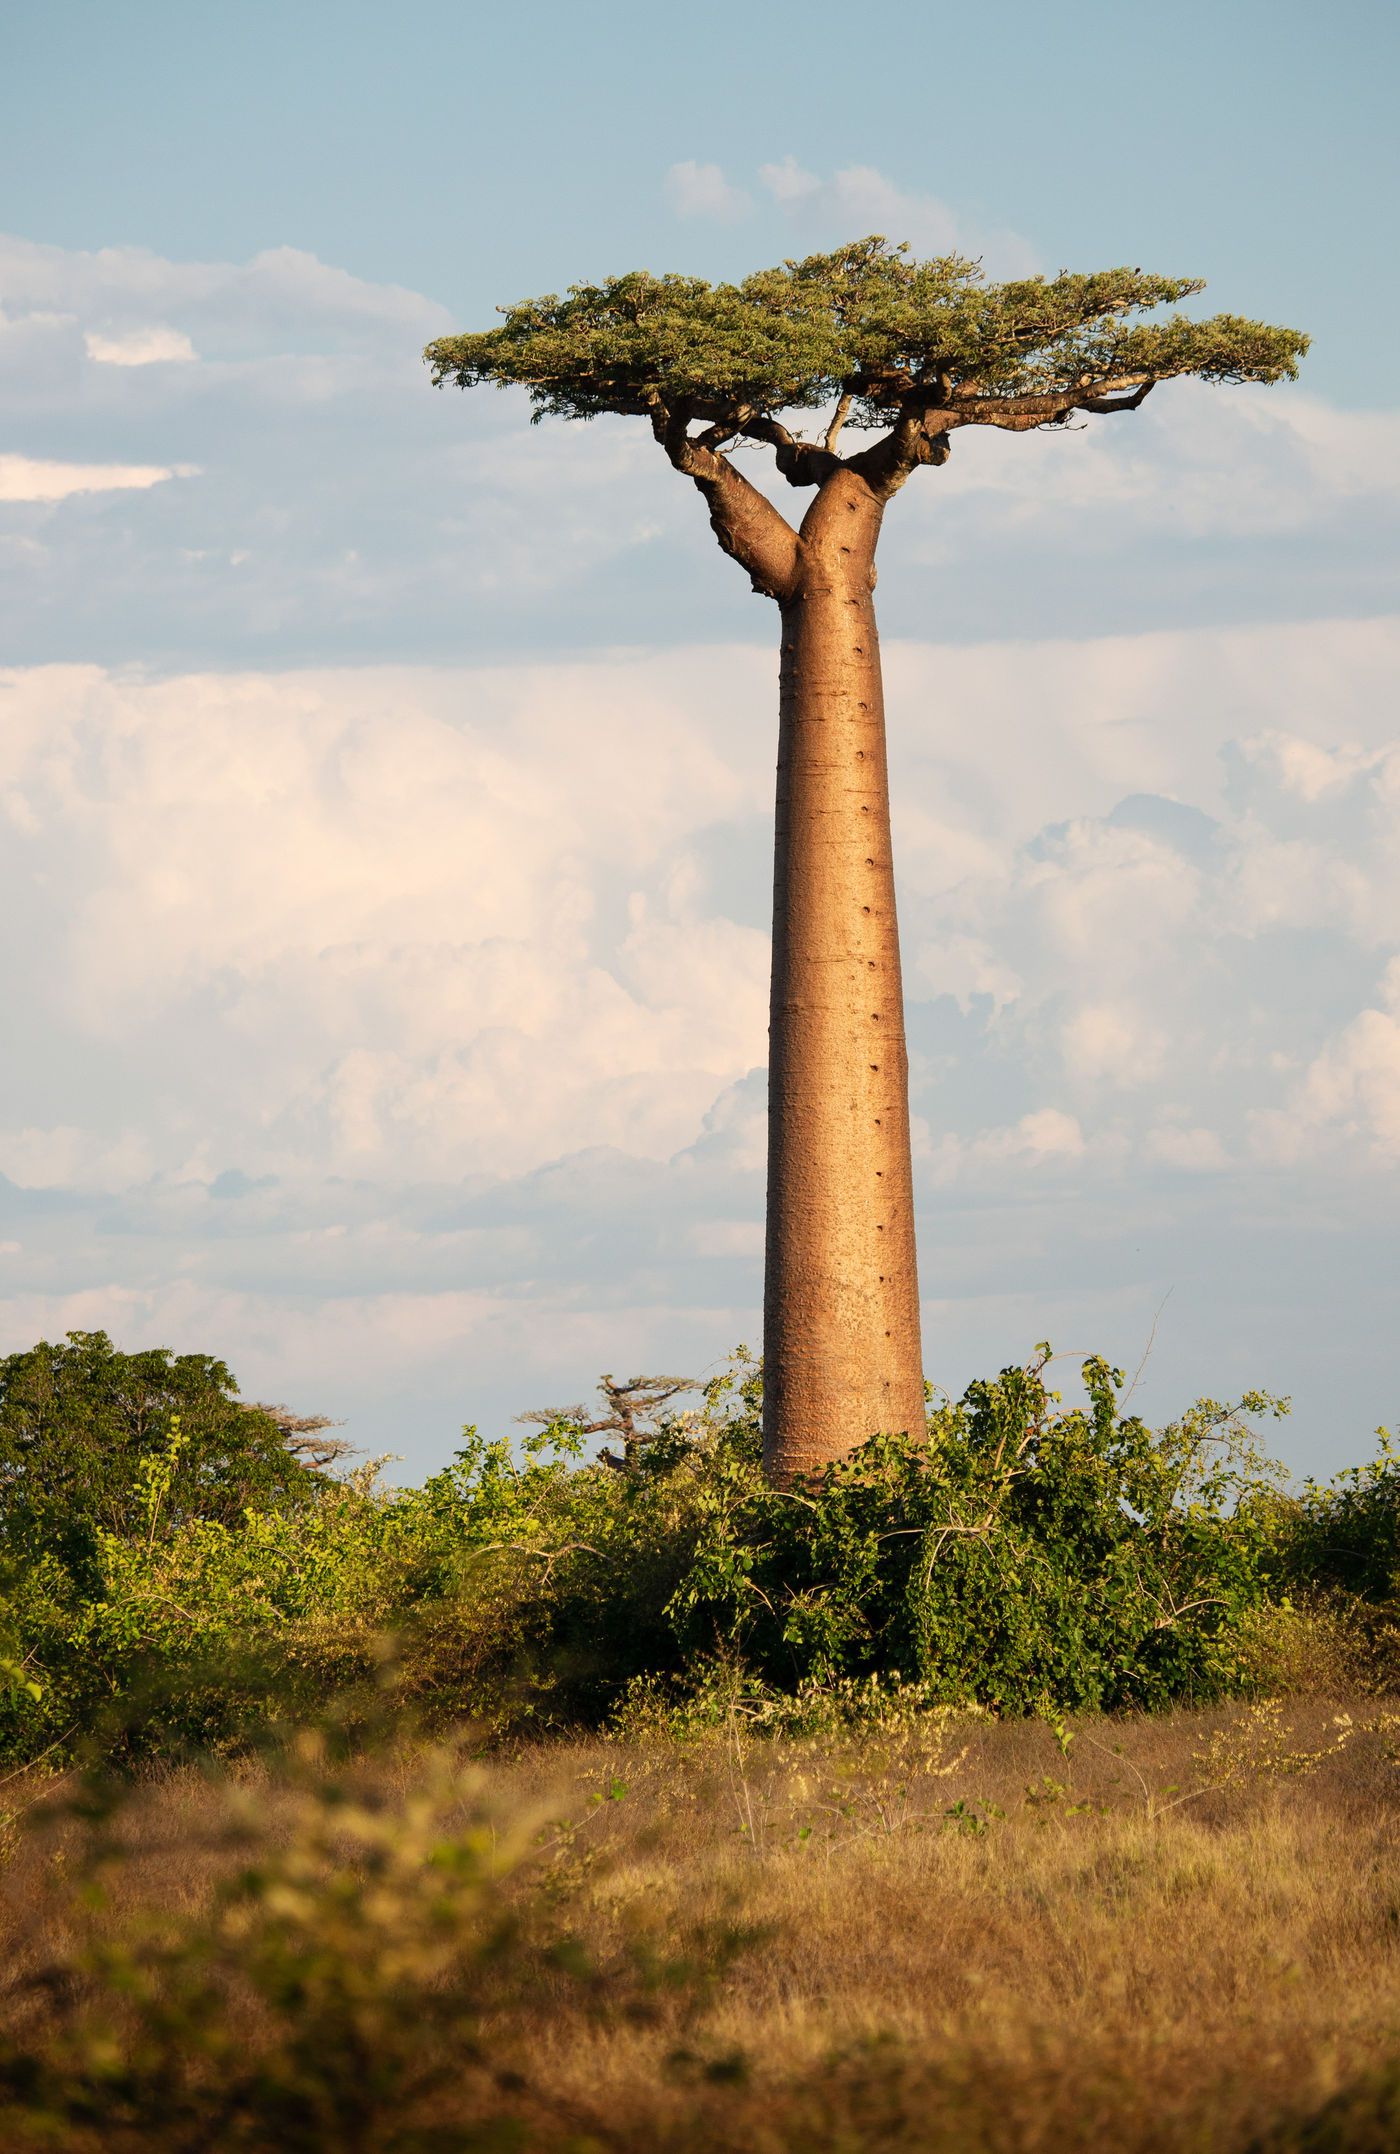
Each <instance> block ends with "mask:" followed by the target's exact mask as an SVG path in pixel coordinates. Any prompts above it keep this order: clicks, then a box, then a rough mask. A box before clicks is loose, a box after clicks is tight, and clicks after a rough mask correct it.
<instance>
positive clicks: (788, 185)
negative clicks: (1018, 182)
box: [758, 156, 1038, 276]
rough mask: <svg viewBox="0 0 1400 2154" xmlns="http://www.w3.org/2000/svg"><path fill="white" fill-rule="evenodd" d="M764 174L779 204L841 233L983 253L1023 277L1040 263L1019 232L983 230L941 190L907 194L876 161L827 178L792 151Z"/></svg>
mask: <svg viewBox="0 0 1400 2154" xmlns="http://www.w3.org/2000/svg"><path fill="white" fill-rule="evenodd" d="M758 176H759V179H760V180H761V181H762V183H763V185H764V186H765V187H766V188H767V190H768V192H769V194H770V195H771V196H772V197H773V200H774V202H775V203H776V204H777V205H778V207H779V209H781V210H783V211H785V212H786V213H787V214H788V215H789V216H793V217H797V218H800V219H801V220H802V221H803V222H804V223H806V224H809V225H811V226H812V227H814V228H816V227H820V228H822V229H823V230H824V231H828V232H836V233H837V234H838V235H839V237H840V238H841V239H858V238H863V237H864V236H865V234H866V233H867V232H876V231H878V232H883V233H884V235H885V237H886V238H887V239H890V240H893V241H895V242H899V241H901V240H907V241H908V242H909V245H910V247H911V248H912V250H913V252H914V253H915V254H916V255H938V254H974V255H983V254H985V255H986V256H987V257H988V260H989V266H992V267H994V269H995V273H996V274H997V275H998V276H1025V275H1029V274H1030V272H1031V271H1033V270H1034V269H1035V268H1037V267H1038V264H1037V262H1036V259H1035V253H1034V249H1033V248H1032V247H1031V245H1030V242H1029V241H1028V240H1025V239H1022V238H1021V237H1020V235H1019V234H1018V233H1015V232H1008V231H992V232H987V233H985V234H981V235H979V233H978V232H977V230H976V228H975V227H973V226H970V225H968V224H966V223H965V222H964V221H963V220H962V219H961V218H959V217H958V215H957V214H956V213H955V212H954V211H953V210H952V209H950V208H949V206H948V204H947V203H946V202H942V201H940V200H939V199H938V197H937V196H936V195H928V194H917V193H910V192H909V191H908V190H907V189H906V188H902V187H900V186H897V185H896V183H895V182H894V181H893V180H891V179H888V178H887V177H886V176H885V174H884V173H883V172H879V171H877V170H876V168H875V167H874V166H873V165H845V166H843V167H842V168H841V169H840V171H838V172H837V173H836V174H835V176H834V177H833V178H832V179H830V180H823V179H820V178H819V177H818V175H817V174H816V173H815V172H807V171H805V170H804V169H803V168H802V167H801V166H800V165H799V164H798V162H797V160H796V158H795V157H791V156H788V157H784V158H783V159H781V161H780V162H778V163H776V164H766V165H761V166H760V167H759V173H758Z"/></svg>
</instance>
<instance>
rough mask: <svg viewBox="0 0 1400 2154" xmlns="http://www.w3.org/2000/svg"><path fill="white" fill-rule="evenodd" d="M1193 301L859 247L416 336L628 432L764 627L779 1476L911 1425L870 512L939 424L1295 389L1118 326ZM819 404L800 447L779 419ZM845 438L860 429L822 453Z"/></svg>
mask: <svg viewBox="0 0 1400 2154" xmlns="http://www.w3.org/2000/svg"><path fill="white" fill-rule="evenodd" d="M1201 289H1202V285H1201V281H1200V279H1198V278H1191V277H1158V276H1149V275H1147V274H1145V273H1144V272H1143V271H1141V270H1137V269H1110V270H1104V271H1100V272H1097V273H1095V274H1093V275H1069V274H1062V275H1060V276H1058V277H1055V278H1053V279H1049V280H1047V279H1045V278H1042V277H1027V278H1021V279H1019V280H1017V281H1016V282H1014V283H1009V284H989V283H988V282H987V281H986V279H985V278H984V277H983V274H982V271H981V269H980V268H979V266H978V265H977V264H976V263H975V262H970V261H966V260H964V259H963V258H962V257H960V256H957V255H948V256H945V257H941V258H938V259H935V260H933V261H927V262H919V261H914V260H911V259H908V258H907V254H906V250H904V249H903V248H891V247H889V246H887V245H886V243H885V241H884V240H883V239H879V238H870V239H865V240H860V241H857V242H855V243H854V244H852V245H850V246H846V247H840V248H838V249H837V250H836V252H835V253H833V254H817V255H811V256H809V257H808V258H807V259H806V260H805V261H801V262H792V261H789V262H785V263H784V264H783V265H782V266H781V267H780V268H777V269H769V270H763V271H760V272H759V273H758V274H757V275H755V276H751V277H748V278H746V279H745V280H744V282H743V283H742V284H737V285H735V284H721V285H714V286H712V285H709V284H706V283H703V282H702V281H701V280H700V279H699V278H695V277H682V276H674V275H670V276H661V277H655V276H652V275H650V274H649V273H647V272H646V271H636V272H634V273H632V274H631V275H629V276H625V277H616V278H613V279H611V280H610V281H608V282H606V283H604V284H601V285H574V286H571V287H570V290H569V292H568V295H567V296H566V297H565V298H563V299H560V298H557V297H555V296H553V295H550V296H548V297H546V298H543V299H538V300H527V301H524V302H522V304H520V305H519V306H515V307H511V308H510V309H508V310H504V311H505V320H504V322H503V324H502V326H501V327H500V328H498V329H492V330H486V331H483V332H482V333H480V334H478V335H468V336H452V337H442V338H439V339H438V340H437V341H436V342H435V343H433V344H430V345H429V346H428V349H427V353H426V357H427V359H428V360H429V362H430V364H431V366H432V369H433V379H434V381H435V382H437V383H439V384H440V383H442V382H444V381H455V382H457V383H459V384H460V385H461V386H462V387H463V388H468V387H471V386H472V385H474V384H476V383H480V382H494V383H496V384H497V385H498V386H501V387H507V386H510V385H512V384H518V385H520V386H522V387H524V388H526V389H527V390H528V391H529V393H530V397H531V401H532V402H533V404H534V407H535V412H534V416H535V417H536V418H537V419H538V418H542V417H544V416H545V415H546V414H552V415H556V416H559V417H563V418H568V419H591V418H594V417H596V416H597V415H598V414H599V413H602V412H615V413H621V414H624V415H631V416H635V417H637V418H642V419H646V420H648V421H649V423H650V425H651V429H652V432H653V434H654V435H655V438H656V440H657V443H658V444H659V446H660V447H661V449H662V450H663V451H664V453H665V455H666V456H667V457H668V458H669V459H670V461H671V463H672V464H673V465H674V467H675V469H676V470H677V471H679V472H681V473H682V474H683V475H684V476H685V477H686V478H688V479H690V480H692V481H693V482H694V484H695V485H696V487H697V488H698V489H699V491H700V494H701V496H702V497H703V499H704V501H705V503H706V506H707V507H708V509H709V515H710V523H711V526H712V528H713V530H714V533H715V536H716V538H717V539H718V541H719V544H720V547H721V549H722V550H723V551H724V552H725V553H727V554H729V555H731V556H732V558H733V559H734V560H735V561H737V563H738V564H739V566H740V567H741V568H742V569H743V570H744V572H745V573H746V574H747V575H748V577H749V579H750V582H751V583H752V585H753V588H754V590H755V591H757V592H760V593H761V594H763V595H764V596H765V597H767V598H771V599H773V600H775V601H776V603H777V605H778V608H779V611H780V613H781V617H782V628H781V648H782V663H781V673H780V684H781V685H780V695H779V732H778V800H777V834H776V859H775V873H774V904H773V989H772V1005H771V1031H770V1053H769V1147H768V1240H767V1271H766V1280H765V1289H764V1453H765V1458H766V1461H767V1465H768V1470H769V1472H770V1474H772V1475H773V1476H774V1477H775V1478H776V1479H777V1480H779V1481H780V1482H786V1481H788V1480H791V1479H792V1478H794V1477H796V1476H801V1475H808V1474H811V1473H814V1472H817V1471H820V1469H821V1468H822V1467H823V1466H824V1465H826V1464H827V1462H829V1461H830V1460H833V1459H837V1458H841V1457H844V1456H846V1455H847V1454H848V1453H849V1452H851V1451H852V1450H854V1449H855V1448H856V1447H857V1446H859V1445H860V1444H861V1443H863V1442H864V1441H865V1440H866V1439H867V1438H868V1437H870V1436H872V1435H873V1434H875V1433H876V1432H877V1431H884V1432H891V1433H893V1432H899V1431H921V1430H922V1428H923V1424H924V1387H923V1360H922V1353H921V1347H920V1336H919V1295H918V1280H917V1274H916V1269H915V1252H914V1203H913V1180H912V1170H911V1162H910V1149H909V1096H908V1094H909V1083H908V1060H907V1056H906V1052H905V1044H904V1011H903V995H902V988H901V981H900V962H899V937H898V931H897V926H896V920H895V901H894V874H893V868H892V864H891V858H890V825H889V789H888V781H887V776H886V761H885V723H884V705H883V700H882V690H881V681H880V662H879V646H878V639H877V635H876V628H875V607H874V596H873V594H874V589H875V548H876V543H877V541H878V539H879V535H880V526H881V521H882V519H883V516H884V512H885V507H886V504H887V503H888V502H889V501H890V500H891V499H892V498H893V496H894V495H895V494H896V493H898V491H899V489H900V488H901V487H902V486H903V485H904V483H905V481H906V480H907V479H908V478H909V477H910V476H911V475H912V474H913V473H914V472H915V471H916V470H918V469H919V468H920V467H921V466H930V467H935V468H936V467H937V466H938V465H940V464H943V463H946V462H947V459H948V453H949V448H950V445H951V441H952V437H953V435H954V434H955V433H956V432H957V431H958V429H959V428H961V427H966V426H995V427H1000V428H1001V429H1002V430H1003V431H1007V432H1011V433H1026V432H1031V431H1035V430H1039V429H1041V428H1045V427H1051V428H1063V427H1064V426H1065V425H1066V424H1067V423H1068V422H1069V420H1070V419H1071V418H1072V417H1073V415H1074V414H1075V413H1076V412H1087V413H1092V414H1095V415H1108V414H1111V413H1114V412H1126V411H1135V410H1137V409H1138V408H1139V407H1140V406H1141V404H1142V402H1143V399H1144V398H1145V397H1146V396H1147V395H1148V394H1149V393H1150V392H1151V391H1152V389H1153V388H1154V387H1155V386H1156V385H1157V384H1158V383H1159V382H1162V381H1167V380H1170V379H1173V378H1175V377H1177V376H1182V375H1195V376H1196V377H1198V378H1199V379H1201V380H1203V381H1213V382H1276V381H1281V380H1291V379H1293V378H1294V377H1295V375H1296V372H1297V361H1298V359H1299V357H1300V356H1301V354H1302V353H1303V352H1304V351H1306V349H1307V344H1308V339H1307V338H1306V337H1304V336H1301V335H1299V334H1298V333H1297V332H1296V331H1294V330H1291V329H1278V328H1271V327H1268V326H1267V325H1266V324H1264V323H1262V322H1252V321H1244V320H1241V319H1240V318H1239V317H1237V316H1235V315H1228V314H1222V315H1216V316H1215V317H1213V318H1212V319H1211V320H1209V321H1201V322H1197V321H1191V320H1188V319H1187V318H1185V317H1184V316H1182V315H1173V316H1171V317H1170V318H1169V319H1168V320H1166V321H1165V322H1161V323H1158V324H1147V323H1144V322H1143V321H1141V320H1140V319H1139V316H1140V315H1141V313H1142V311H1143V310H1144V309H1151V308H1155V307H1158V306H1161V305H1164V304H1167V305H1170V304H1172V303H1173V302H1175V301H1177V300H1180V299H1184V298H1188V297H1190V296H1191V295H1192V294H1194V293H1196V292H1198V291H1200V290H1201ZM818 410H824V411H825V412H826V414H827V416H826V418H825V422H824V424H822V425H821V426H820V428H819V430H818V433H817V436H816V438H815V439H807V438H804V437H803V436H802V435H801V434H799V433H797V432H795V431H794V430H793V429H792V427H791V425H790V424H789V423H788V420H790V419H791V417H792V416H793V414H795V413H799V412H806V411H818ZM784 414H786V415H787V416H786V418H785V417H784V416H783V415H784ZM857 430H865V431H869V432H872V433H874V434H875V435H876V436H877V438H876V439H875V440H874V441H873V442H871V443H870V445H869V446H868V447H864V448H861V449H859V450H858V451H856V452H855V453H853V454H849V455H847V454H843V453H842V446H841V444H842V443H843V440H844V438H846V437H847V436H848V433H849V432H850V431H857ZM744 441H751V442H758V443H762V444H766V445H767V446H768V447H770V448H771V449H772V450H773V453H774V460H775V462H776V465H777V468H778V470H779V472H780V473H781V474H782V476H783V477H784V478H785V479H786V480H787V482H788V484H789V485H791V486H795V487H811V488H814V489H815V499H814V500H813V502H812V504H811V506H810V508H809V509H808V510H807V513H806V515H805V516H804V517H803V519H802V522H801V525H800V528H798V529H796V530H795V529H794V528H793V526H792V524H790V523H789V522H788V520H787V518H786V517H785V516H783V515H781V514H780V513H779V511H778V510H777V509H776V508H775V507H774V506H773V504H772V503H771V502H770V501H769V500H768V498H767V497H766V495H764V494H762V493H760V492H759V491H758V490H757V489H756V488H755V487H754V486H752V485H750V483H749V481H748V480H747V479H746V478H744V477H743V476H742V474H741V473H740V472H739V471H738V470H736V468H735V467H734V465H733V464H732V463H731V462H730V460H729V457H728V455H727V454H726V453H725V452H726V450H728V449H732V448H733V447H734V446H735V445H736V444H738V443H740V442H744Z"/></svg>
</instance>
